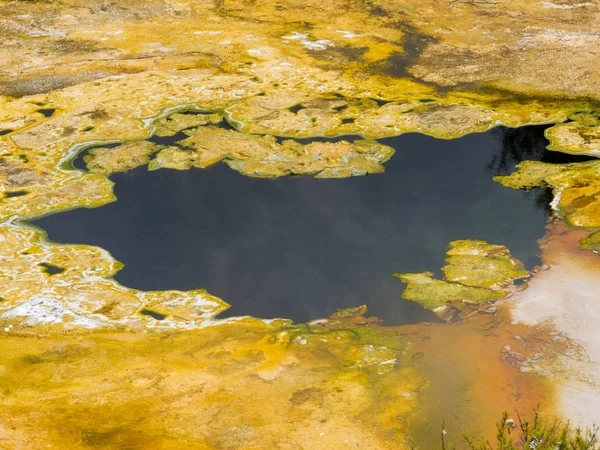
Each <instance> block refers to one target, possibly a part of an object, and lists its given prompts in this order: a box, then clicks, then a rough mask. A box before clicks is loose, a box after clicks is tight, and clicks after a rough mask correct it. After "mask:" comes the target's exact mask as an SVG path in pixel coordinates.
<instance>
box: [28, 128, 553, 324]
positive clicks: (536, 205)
mask: <svg viewBox="0 0 600 450" xmlns="http://www.w3.org/2000/svg"><path fill="white" fill-rule="evenodd" d="M382 142H383V143H385V144H387V145H391V146H393V147H395V149H396V155H395V156H394V157H393V158H392V159H391V161H389V162H388V163H387V164H386V173H384V174H380V175H372V176H367V177H357V178H351V179H341V180H322V179H315V178H310V177H302V178H292V177H286V178H280V179H276V180H265V179H253V178H248V177H244V176H242V175H239V174H238V173H236V172H234V171H232V170H230V169H229V168H227V167H226V166H225V165H222V164H221V165H218V166H215V167H212V168H210V169H206V170H199V169H192V170H189V171H174V170H159V171H156V172H148V171H147V169H146V168H139V169H137V170H134V171H132V172H130V173H127V174H116V175H114V176H113V177H112V179H113V181H114V182H115V183H116V185H115V193H116V195H117V197H118V201H117V202H115V203H112V204H110V205H107V206H103V207H101V208H98V209H78V210H73V211H69V212H65V213H60V214H56V215H53V216H49V217H46V218H42V219H40V220H37V221H35V224H36V225H38V226H40V227H42V228H44V229H45V230H47V231H48V234H49V237H50V239H52V240H53V241H56V242H62V243H82V244H94V245H99V246H101V247H104V248H106V249H108V250H109V251H110V252H111V253H112V254H113V255H114V257H115V258H117V259H118V260H119V261H122V262H123V263H125V268H124V269H123V270H122V271H121V272H119V273H118V274H117V276H116V278H117V280H118V281H120V282H121V283H123V284H124V285H127V286H130V287H135V288H139V289H144V290H162V289H181V290H186V289H196V288H206V289H208V291H209V292H211V293H212V294H214V295H217V296H219V297H221V298H223V299H224V300H226V301H227V302H229V303H231V304H232V305H233V306H232V308H231V309H230V310H229V311H228V312H227V313H226V315H254V316H259V317H288V318H292V319H294V320H296V321H306V320H311V319H316V318H320V317H324V316H327V315H329V314H331V313H333V312H334V311H335V310H336V308H346V307H352V306H357V305H361V304H367V305H368V307H369V312H370V313H371V314H373V315H377V316H379V317H381V318H383V319H385V322H386V323H392V324H403V323H411V322H417V321H421V320H431V319H433V315H432V314H431V313H429V312H427V311H425V310H423V309H422V308H421V307H420V306H418V305H416V304H413V303H411V302H408V301H405V300H402V299H401V298H400V294H401V292H402V289H403V285H402V284H401V283H400V282H399V281H398V280H397V279H395V278H394V277H392V273H393V272H420V271H425V270H429V271H433V272H437V273H439V269H440V267H441V266H442V265H443V264H444V262H443V260H444V253H445V251H446V246H447V243H448V242H449V241H451V240H455V239H467V238H470V239H484V240H487V241H489V242H492V243H498V244H504V245H507V246H508V247H509V248H510V249H511V250H512V252H513V254H514V255H515V256H516V257H517V258H519V259H521V260H522V261H523V262H524V263H525V264H526V265H527V266H528V267H532V266H533V265H535V264H537V263H538V262H539V259H538V254H539V248H538V245H537V242H536V241H537V239H539V238H540V237H541V236H542V235H543V234H544V227H545V225H546V222H547V219H548V216H549V209H548V202H549V200H550V199H549V196H548V194H547V193H546V192H545V191H542V190H532V191H529V192H523V191H515V190H511V189H508V188H505V187H503V186H501V185H500V184H498V183H495V182H494V181H492V176H493V175H495V174H500V173H506V172H509V171H510V170H512V167H513V166H514V164H515V163H516V162H518V161H519V160H521V159H524V158H527V159H552V158H561V156H557V154H552V153H549V152H546V151H545V150H544V147H545V145H546V142H545V140H544V138H543V129H542V128H540V127H528V128H522V129H519V130H501V129H500V130H495V131H492V132H487V133H481V134H473V135H469V136H466V137H464V138H461V139H455V140H450V141H447V140H438V139H434V138H431V137H427V136H423V135H418V134H409V135H404V136H400V137H397V138H391V139H384V140H382Z"/></svg>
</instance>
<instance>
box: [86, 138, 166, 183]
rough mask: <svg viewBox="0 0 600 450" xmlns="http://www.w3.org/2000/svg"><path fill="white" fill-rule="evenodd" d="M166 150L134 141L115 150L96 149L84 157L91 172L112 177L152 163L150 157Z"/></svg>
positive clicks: (158, 146) (145, 142)
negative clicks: (116, 173) (114, 174)
mask: <svg viewBox="0 0 600 450" xmlns="http://www.w3.org/2000/svg"><path fill="white" fill-rule="evenodd" d="M162 148H164V146H162V145H157V144H154V143H153V142H149V141H133V142H129V143H127V144H124V145H119V146H118V147H115V148H106V147H96V148H93V149H90V150H88V154H87V155H85V156H84V157H83V160H84V161H85V164H86V166H87V168H88V169H89V171H90V172H92V173H101V174H102V175H106V176H110V175H112V174H113V173H115V172H128V171H130V170H131V169H135V168H136V167H139V166H145V165H147V164H148V163H149V162H150V157H151V156H152V155H153V154H154V153H156V152H158V151H159V150H161V149H162Z"/></svg>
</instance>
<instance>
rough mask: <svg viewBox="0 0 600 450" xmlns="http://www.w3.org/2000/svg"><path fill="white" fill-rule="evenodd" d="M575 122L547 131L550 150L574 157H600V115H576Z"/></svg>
mask: <svg viewBox="0 0 600 450" xmlns="http://www.w3.org/2000/svg"><path fill="white" fill-rule="evenodd" d="M572 119H573V121H572V122H568V123H560V124H557V125H554V126H553V127H551V128H548V129H547V130H546V137H547V138H548V140H549V141H550V145H548V149H549V150H556V151H559V152H564V153H571V154H573V155H590V156H600V115H598V113H596V114H575V115H573V116H572Z"/></svg>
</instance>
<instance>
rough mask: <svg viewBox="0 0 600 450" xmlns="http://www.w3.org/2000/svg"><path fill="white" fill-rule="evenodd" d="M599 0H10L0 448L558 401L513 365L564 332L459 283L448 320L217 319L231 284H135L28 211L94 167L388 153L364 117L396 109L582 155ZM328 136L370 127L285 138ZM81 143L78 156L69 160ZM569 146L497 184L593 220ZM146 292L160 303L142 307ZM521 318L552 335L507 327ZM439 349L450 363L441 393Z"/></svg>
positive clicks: (205, 441) (462, 421)
mask: <svg viewBox="0 0 600 450" xmlns="http://www.w3.org/2000/svg"><path fill="white" fill-rule="evenodd" d="M599 15H600V14H599V10H598V5H597V4H596V3H595V2H583V3H573V2H565V1H559V0H555V1H553V2H535V3H533V2H529V1H511V2H508V1H489V2H487V1H486V2H471V1H461V0H459V1H449V2H439V1H427V0H423V1H419V2H410V1H408V2H379V1H364V2H363V1H350V0H349V1H334V2H329V3H327V4H325V3H323V2H311V1H303V2H301V3H298V2H292V1H279V2H271V1H267V2H262V3H260V4H257V3H256V2H251V1H247V2H244V1H228V0H219V1H214V2H212V1H187V0H180V1H148V2H144V3H143V4H140V2H133V1H123V2H118V3H111V2H107V1H94V0H92V1H87V2H78V1H62V2H59V1H34V2H31V1H19V0H17V1H2V2H0V17H1V19H0V33H1V35H2V37H3V40H2V58H1V60H0V152H1V160H0V182H1V185H2V190H3V195H2V201H1V203H0V221H1V222H2V223H1V225H0V241H1V244H2V245H1V250H0V251H1V267H0V277H1V278H2V285H1V287H0V289H1V291H0V297H1V300H2V301H1V302H0V309H1V315H0V318H1V321H2V329H3V330H4V333H5V335H4V337H3V339H2V344H1V345H2V347H1V348H2V350H3V351H2V354H3V357H2V368H1V373H2V375H1V379H0V380H1V383H2V391H1V392H2V394H1V395H2V396H3V402H2V408H3V414H2V419H1V425H2V426H1V428H0V439H2V446H3V447H4V448H15V449H16V448H32V449H34V448H182V447H185V448H290V449H291V448H314V447H315V445H317V446H319V447H320V448H345V447H347V446H348V445H350V446H358V447H359V448H360V447H363V448H409V447H410V445H412V443H413V442H417V441H418V440H419V439H421V442H428V444H422V445H425V447H423V448H431V446H432V444H431V440H429V441H428V440H427V439H429V437H430V436H431V432H429V433H426V432H424V431H423V429H424V427H425V425H423V424H424V422H427V418H432V419H435V420H437V419H438V418H439V415H438V416H436V415H435V413H434V412H435V411H438V412H439V411H440V409H441V408H440V406H441V407H442V409H444V408H448V409H449V410H452V411H453V412H456V413H457V416H458V417H459V420H458V421H457V422H458V423H457V427H462V428H463V429H464V428H468V430H466V431H468V432H471V431H472V432H477V433H480V432H481V433H484V434H489V433H491V432H493V430H490V429H489V427H487V428H486V427H485V425H484V423H485V422H486V421H487V420H489V418H490V416H493V415H496V414H497V412H498V411H495V410H494V411H492V409H502V408H505V407H510V406H511V404H512V405H513V406H515V405H516V406H519V407H522V408H529V407H531V406H532V405H534V404H535V403H537V402H538V401H540V400H544V401H545V403H546V404H547V405H549V407H551V406H552V398H553V394H552V389H549V386H548V385H547V384H546V381H544V380H545V378H541V377H540V376H541V375H536V374H531V373H529V371H528V370H523V368H524V367H532V366H535V365H536V364H537V363H536V364H533V363H531V361H542V362H543V358H544V355H546V357H548V358H549V359H552V358H551V356H552V352H554V351H557V349H558V347H560V346H559V345H558V344H556V342H557V340H556V339H553V338H551V336H552V334H551V333H552V331H548V330H545V329H542V328H539V327H528V326H521V328H519V329H518V330H517V329H512V328H511V327H513V325H509V323H510V319H508V318H507V317H506V316H504V315H503V314H505V312H502V308H501V307H499V306H494V305H492V306H490V305H486V304H484V305H482V306H476V305H475V306H473V305H467V306H465V305H464V304H461V301H460V300H461V299H459V304H455V303H454V299H452V302H451V305H445V309H446V310H448V309H453V310H456V311H458V312H457V313H456V314H453V315H452V317H453V318H454V317H459V318H462V321H459V322H458V323H454V324H451V325H432V326H431V327H432V328H429V327H428V326H426V325H420V326H415V327H417V330H416V331H412V332H409V331H407V330H396V329H388V328H385V327H378V326H376V325H373V324H371V325H369V324H370V323H371V322H372V321H370V320H367V319H364V318H362V315H361V314H358V313H362V312H363V311H358V313H357V312H349V313H348V312H346V313H340V315H341V316H343V317H337V318H336V317H333V318H331V319H329V320H325V321H322V322H320V323H317V324H312V325H310V324H309V325H294V324H292V323H290V322H289V321H285V320H282V321H275V322H265V321H259V320H255V319H229V320H227V321H225V322H220V321H217V320H215V319H214V317H215V316H216V315H217V314H218V313H219V312H221V311H223V310H224V309H225V308H227V304H226V303H225V302H224V301H223V300H221V299H219V298H216V297H214V296H212V295H210V294H209V293H208V292H206V291H201V290H198V291H189V292H178V291H162V292H141V291H137V290H134V289H129V288H126V287H124V286H121V285H119V284H118V283H116V282H115V281H114V280H113V279H112V276H113V275H114V274H115V273H116V272H117V271H118V270H119V269H120V264H119V263H118V262H117V261H115V260H114V259H113V258H112V257H111V255H110V254H108V252H106V251H105V250H103V249H100V248H97V247H91V246H82V245H55V244H52V243H50V242H48V241H47V240H46V239H45V237H44V235H43V233H42V232H40V231H39V230H36V229H32V228H29V227H27V226H26V225H24V224H23V220H26V219H31V218H34V217H39V216H42V215H48V214H53V213H58V212H60V211H64V210H67V209H73V208H80V207H99V206H102V205H104V204H106V203H108V202H111V201H114V200H115V197H114V194H113V192H112V183H111V182H110V181H109V179H108V178H107V177H106V174H107V173H112V172H116V171H126V170H129V169H131V168H132V167H137V166H142V165H146V164H147V165H148V166H149V168H150V169H161V170H164V169H166V168H172V169H186V168H189V167H206V166H209V165H211V164H214V163H216V162H218V161H223V162H225V163H226V164H227V165H229V166H230V167H231V168H232V169H233V170H237V171H239V172H241V173H242V174H245V175H248V176H255V177H278V176H284V175H308V176H311V175H316V176H319V177H346V176H361V175H367V174H374V173H379V172H382V171H383V168H384V166H383V164H384V163H385V161H386V160H387V159H388V158H389V157H391V152H390V150H389V148H386V146H384V145H381V144H380V143H378V142H377V141H376V140H375V139H377V138H381V137H387V136H395V135H399V134H402V133H405V132H410V131H416V132H421V133H425V134H429V135H432V136H436V137H440V138H454V137H458V136H462V135H464V134H467V133H470V132H476V131H483V130H486V129H489V128H491V127H494V126H497V125H500V124H504V125H507V126H511V127H516V126H522V125H525V124H533V123H547V124H557V125H556V126H554V127H552V128H550V129H549V130H548V131H547V136H548V138H549V140H550V142H551V149H552V150H561V151H566V152H568V153H580V154H585V155H589V156H592V157H593V156H595V155H596V154H597V152H598V141H599V140H598V136H599V135H600V131H599V130H600V125H598V119H597V118H598V115H599V114H598V110H599V109H600V108H599V107H598V100H599V98H598V92H600V89H599V87H600V75H599V74H600V71H599V70H598V68H599V67H600V58H599V57H598V55H597V52H596V48H597V47H598V40H599V39H600V29H599V25H598V24H599V23H600V21H599V20H598V19H599ZM185 111H196V112H201V113H203V116H206V117H202V118H201V119H198V118H196V119H195V120H196V121H195V122H193V123H190V122H189V120H190V119H189V118H187V117H183V118H182V117H181V114H180V113H181V112H185ZM184 115H185V114H184ZM223 121H225V122H226V123H227V124H228V127H226V128H223V127H221V126H219V125H220V124H222V123H223ZM155 133H156V134H157V135H159V136H160V135H163V136H169V135H173V134H177V133H183V134H184V135H185V140H186V149H183V150H182V149H181V148H179V147H172V146H169V145H163V144H155V145H150V144H142V143H141V142H142V141H145V139H147V138H148V137H150V136H152V135H153V134H155ZM342 135H360V137H361V138H362V139H361V140H358V141H353V142H350V141H346V142H338V143H322V144H319V145H304V144H303V143H302V142H300V141H298V138H305V137H314V136H326V137H334V136H342ZM274 136H277V138H275V137H274ZM108 144H119V146H118V147H114V148H117V149H118V150H116V151H113V152H110V151H107V150H106V148H110V147H107V145H108ZM89 147H97V149H96V150H93V149H92V150H90V151H89V155H88V156H89V157H87V161H86V162H87V163H88V164H89V167H90V169H92V171H90V172H83V171H79V170H74V169H73V168H72V167H71V166H70V164H69V162H70V161H71V160H72V159H73V158H74V157H75V156H76V155H77V154H78V153H80V152H81V151H83V150H85V149H86V148H89ZM577 164H579V163H577ZM581 164H582V165H575V166H571V165H569V166H560V167H552V168H550V169H548V168H547V167H541V168H540V167H538V166H536V167H533V169H534V170H533V172H532V171H526V170H524V168H523V167H521V171H520V172H519V175H515V177H517V179H516V180H515V177H513V178H511V179H509V180H508V182H507V183H508V184H510V185H511V186H514V187H525V188H526V187H529V186H532V185H537V184H544V185H548V186H550V187H552V188H553V189H554V191H555V193H556V194H557V197H556V199H555V201H554V203H553V206H554V207H555V209H556V211H557V214H559V215H560V216H562V217H565V218H566V220H567V222H568V223H569V224H570V225H572V226H575V227H583V228H585V229H589V230H593V229H595V228H600V226H598V220H600V219H598V208H597V204H596V203H597V201H598V200H597V197H598V195H597V185H598V171H597V168H596V166H594V163H581ZM530 168H531V167H530ZM380 176H381V175H380ZM383 176H385V175H383ZM532 180H533V181H532ZM503 181H505V182H506V179H504V180H503ZM515 220H518V218H515ZM594 239H595V238H590V240H588V241H586V242H585V243H584V245H586V246H588V247H590V248H595V247H594V245H595V244H594V242H596V241H595V240H594ZM492 244H498V245H502V244H503V243H502V242H497V243H492ZM500 253H501V257H503V258H508V256H506V254H505V253H504V251H503V250H502V251H501V252H500ZM463 256H464V255H463ZM488 256H490V255H489V254H488ZM492 256H493V255H492ZM504 262H506V259H505V260H504ZM484 265H485V264H484ZM496 265H497V264H496ZM57 267H58V268H61V269H64V270H63V271H62V272H61V273H60V274H56V273H54V271H55V270H56V268H57ZM516 270H517V271H518V270H520V269H519V268H518V267H517V269H516ZM521 275H522V274H521V273H518V274H517V276H521ZM448 277H453V275H451V274H450V273H449V272H448V271H447V273H446V278H447V279H449V278H448ZM508 278H513V277H512V275H511V276H509V277H508ZM508 278H506V277H505V278H504V280H507V279H508ZM438 281H439V280H438ZM442 283H443V282H442ZM470 287H472V288H475V287H473V286H470ZM482 289H487V288H485V287H484V288H482ZM443 306H444V305H443ZM159 308H160V310H161V312H162V313H163V314H165V316H168V317H166V318H165V320H161V321H157V320H155V319H154V318H153V317H152V316H151V315H148V314H144V313H143V311H144V310H146V311H155V310H158V309H159ZM499 311H500V312H499ZM346 316H349V317H346ZM488 320H492V323H486V321H488ZM471 321H473V322H471ZM514 327H516V325H514ZM428 330H434V331H428ZM461 330H462V331H461ZM493 330H498V331H493ZM540 333H541V334H540ZM544 333H546V334H544ZM433 336H437V337H433ZM509 336H513V338H510V339H512V340H513V341H514V340H515V339H516V338H515V337H514V336H518V337H519V338H521V339H523V340H524V342H530V341H533V342H542V343H548V345H545V344H541V347H542V348H541V349H539V351H535V350H536V347H535V346H531V345H528V346H525V345H522V347H524V348H525V347H526V350H525V349H524V350H522V351H521V350H519V351H516V350H514V349H515V348H516V347H515V345H518V344H516V343H514V342H511V343H508V344H507V343H506V341H507V339H509ZM530 337H532V338H531V339H529V338H530ZM452 339H456V341H457V342H459V343H460V344H459V345H456V346H452V347H450V345H449V343H451V342H452ZM516 340H517V341H518V342H521V344H523V342H522V341H520V340H519V339H516ZM500 341H502V343H501V342H500ZM427 342H431V343H432V344H431V345H433V343H440V344H439V345H437V346H436V347H431V348H430V349H433V350H428V347H427ZM442 344H445V345H446V347H444V346H440V345H442ZM507 346H508V349H507ZM421 347H422V348H421ZM413 349H414V350H417V349H418V351H416V352H414V353H413ZM440 349H444V350H446V353H442V354H440V353H439V351H438V354H437V356H436V357H433V358H430V357H429V356H432V355H429V352H430V351H431V352H432V353H433V354H434V355H435V354H436V350H440ZM473 350H475V351H478V352H477V358H461V357H452V355H455V354H456V353H455V352H457V351H460V355H469V354H470V355H473V353H469V352H470V351H473ZM530 350H534V351H535V353H533V354H531V355H527V354H524V353H522V352H525V353H527V352H529V351H530ZM464 352H467V353H464ZM444 354H445V355H446V356H448V359H447V360H446V361H448V364H449V366H448V367H453V368H456V371H454V372H453V378H452V379H453V380H458V381H457V382H456V383H455V384H453V385H452V386H453V388H452V389H451V391H450V392H445V393H444V392H442V391H436V388H435V387H436V386H437V389H439V386H440V385H442V384H443V383H440V381H439V378H438V379H437V381H436V376H437V377H439V376H440V374H443V366H439V365H438V366H436V365H435V361H436V360H437V361H444V359H443V355H444ZM538 354H539V355H541V356H536V355H538ZM423 355H424V357H423ZM485 355H487V356H485ZM503 358H504V359H503ZM536 358H537V359H536ZM524 361H525V362H528V364H526V365H525V366H524V365H523V362H524ZM511 362H512V364H511ZM537 365H538V366H539V367H541V368H543V367H549V366H544V364H542V363H540V364H537ZM513 366H514V367H513ZM490 370H491V372H490ZM538 372H539V373H541V374H543V373H544V372H543V370H541V369H540V370H538ZM486 374H490V376H486ZM492 374H493V375H494V376H491V375H492ZM481 376H483V377H484V379H485V380H486V382H487V384H486V383H483V384H482V383H481V381H482V379H481ZM460 380H462V382H461V381H460ZM494 383H496V384H494ZM496 388H497V389H496ZM489 390H492V391H493V392H494V393H495V394H494V395H489V394H488V392H489ZM433 394H439V395H437V396H434V397H431V396H432V395H433ZM442 394H446V395H445V396H444V395H442ZM437 399H443V402H442V403H440V402H439V401H438V402H437V403H436V400H437ZM467 400H469V401H467ZM432 404H437V408H434V407H432ZM486 405H487V406H486ZM465 408H466V410H465ZM488 413H489V415H488ZM428 426H429V427H430V426H431V425H428ZM356 444H358V445H356ZM418 445H419V444H418Z"/></svg>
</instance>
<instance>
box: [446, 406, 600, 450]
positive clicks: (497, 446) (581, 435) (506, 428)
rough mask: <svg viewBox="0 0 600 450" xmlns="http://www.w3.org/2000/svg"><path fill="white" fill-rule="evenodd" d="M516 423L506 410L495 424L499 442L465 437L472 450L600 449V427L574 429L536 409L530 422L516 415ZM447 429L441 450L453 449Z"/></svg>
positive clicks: (468, 446)
mask: <svg viewBox="0 0 600 450" xmlns="http://www.w3.org/2000/svg"><path fill="white" fill-rule="evenodd" d="M517 419H518V420H517V422H516V423H515V421H514V420H512V419H511V418H510V416H509V414H508V412H507V411H504V413H503V414H502V419H501V420H500V421H499V422H497V423H496V439H495V442H494V443H492V442H490V441H486V440H483V439H482V440H481V441H480V442H479V443H475V442H474V441H472V440H471V439H470V438H468V437H467V436H465V440H466V443H467V448H468V449H469V450H600V428H599V427H597V426H593V427H591V428H587V429H581V428H572V427H571V426H570V425H569V423H568V422H567V423H564V422H562V421H561V420H558V419H554V420H546V419H544V418H542V417H541V416H540V412H539V410H537V409H536V410H535V411H534V413H533V418H532V419H531V420H523V419H522V418H521V416H520V415H519V414H517ZM445 435H446V430H445V429H444V424H442V429H441V449H442V450H449V449H453V448H454V447H453V446H452V445H450V444H448V443H446V442H445Z"/></svg>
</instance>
